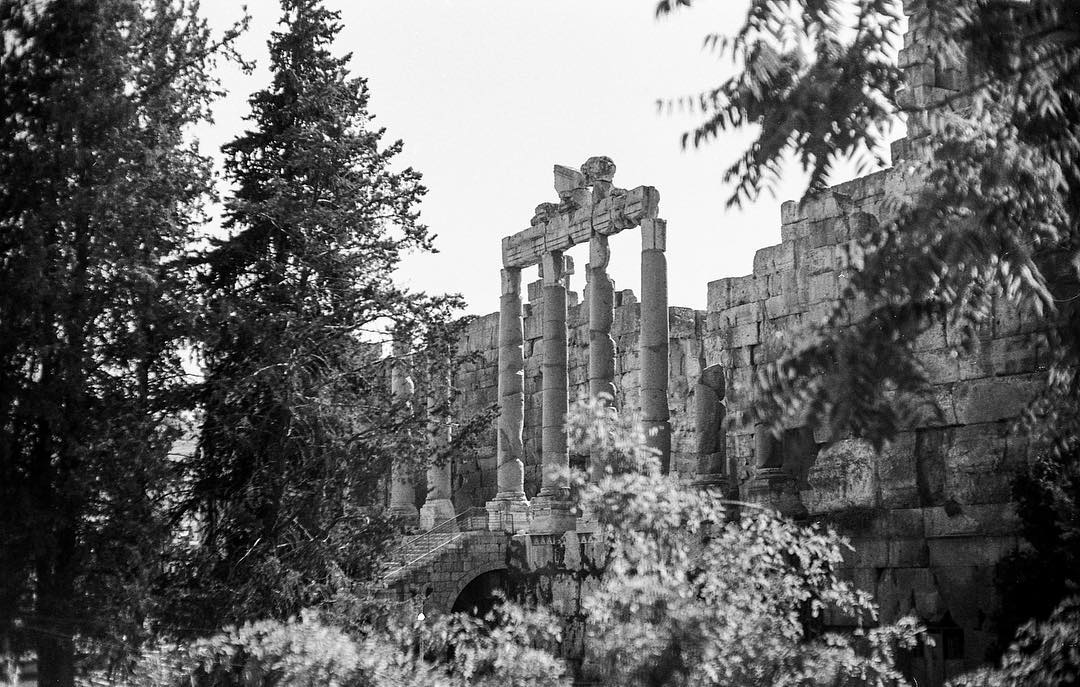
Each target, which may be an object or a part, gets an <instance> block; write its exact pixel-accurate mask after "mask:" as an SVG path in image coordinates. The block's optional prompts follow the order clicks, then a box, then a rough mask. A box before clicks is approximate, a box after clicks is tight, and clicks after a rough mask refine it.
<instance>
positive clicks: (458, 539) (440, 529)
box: [383, 508, 487, 586]
mask: <svg viewBox="0 0 1080 687" xmlns="http://www.w3.org/2000/svg"><path fill="white" fill-rule="evenodd" d="M486 529H487V511H486V510H485V509H483V508H469V509H467V510H465V511H463V512H462V513H459V514H458V515H457V516H455V517H454V519H452V520H446V521H444V522H441V523H439V524H438V525H437V526H436V527H434V528H432V529H431V530H428V531H427V532H424V533H422V534H419V535H417V536H415V537H411V538H409V539H406V540H405V542H404V543H403V544H401V546H399V547H398V548H396V549H394V550H393V551H391V552H390V554H389V556H388V557H387V562H386V564H385V566H384V568H383V583H384V584H386V585H387V586H389V585H392V584H394V583H395V582H397V581H398V580H400V579H402V578H403V577H406V576H407V575H408V574H409V572H411V571H413V570H415V569H417V568H420V567H422V566H424V565H425V564H426V563H428V562H430V561H431V560H432V559H434V558H436V557H440V558H441V557H442V556H445V555H448V554H450V553H451V552H454V551H458V550H460V549H461V546H462V544H463V537H465V535H466V533H468V532H470V531H477V530H486Z"/></svg>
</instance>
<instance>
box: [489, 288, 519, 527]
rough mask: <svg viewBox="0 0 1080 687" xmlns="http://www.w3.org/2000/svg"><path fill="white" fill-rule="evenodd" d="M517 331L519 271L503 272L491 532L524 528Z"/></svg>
mask: <svg viewBox="0 0 1080 687" xmlns="http://www.w3.org/2000/svg"><path fill="white" fill-rule="evenodd" d="M521 327H522V321H521V270H520V269H515V268H506V269H504V270H503V271H502V296H501V297H500V299H499V419H498V434H497V435H496V447H497V448H496V456H497V457H496V461H497V462H496V470H497V472H496V480H497V482H498V492H497V493H496V494H495V499H494V500H492V501H489V502H488V503H487V510H488V524H489V526H490V527H491V529H495V530H501V529H510V530H516V529H518V524H520V525H521V526H524V524H525V523H526V521H527V507H528V501H526V500H525V464H524V462H523V461H522V458H523V449H522V431H523V429H524V418H525V387H524V373H523V368H524V358H523V354H522V350H521V346H522V343H523V341H524V337H523V335H522V329H521ZM514 513H517V515H516V516H515V515H514ZM519 521H520V522H519ZM516 523H518V524H516Z"/></svg>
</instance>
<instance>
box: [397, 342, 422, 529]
mask: <svg viewBox="0 0 1080 687" xmlns="http://www.w3.org/2000/svg"><path fill="white" fill-rule="evenodd" d="M408 353H409V348H408V344H406V343H405V342H404V341H395V342H394V346H393V368H392V370H391V373H390V374H391V376H390V391H391V393H392V394H393V398H394V403H395V404H397V405H398V406H399V407H400V408H401V411H400V412H401V413H403V414H405V415H408V414H410V413H411V412H412V399H413V394H414V393H415V391H416V386H415V385H414V384H413V380H412V376H411V375H410V374H409V364H408V361H407V360H406V356H407V355H408ZM413 472H414V466H413V463H412V461H411V460H410V457H409V456H398V457H396V458H395V459H394V462H393V464H392V466H391V469H390V513H391V514H392V515H394V516H396V517H398V518H400V520H401V522H402V523H403V524H404V525H405V526H406V527H413V526H416V525H417V524H418V523H419V520H420V514H419V512H418V511H417V510H416V487H415V486H414V483H413Z"/></svg>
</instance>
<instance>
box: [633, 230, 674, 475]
mask: <svg viewBox="0 0 1080 687" xmlns="http://www.w3.org/2000/svg"><path fill="white" fill-rule="evenodd" d="M666 243H667V225H666V223H665V222H664V220H662V219H645V220H642V221H641V333H640V335H639V337H640V338H639V346H640V348H641V415H642V422H643V424H644V425H645V430H646V432H647V439H646V442H647V444H648V445H649V446H650V447H652V448H654V449H656V450H658V451H659V452H660V463H661V467H662V469H663V471H664V472H667V471H668V469H669V467H670V464H671V423H670V422H669V420H670V418H671V415H670V412H669V411H668V399H667V393H668V339H669V334H668V291H667V257H666V256H665V255H664V250H665V248H666Z"/></svg>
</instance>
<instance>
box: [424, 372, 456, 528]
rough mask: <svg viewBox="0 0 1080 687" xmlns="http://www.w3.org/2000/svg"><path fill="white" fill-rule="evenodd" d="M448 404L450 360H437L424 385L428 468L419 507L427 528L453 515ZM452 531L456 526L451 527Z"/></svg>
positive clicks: (449, 518) (452, 517)
mask: <svg viewBox="0 0 1080 687" xmlns="http://www.w3.org/2000/svg"><path fill="white" fill-rule="evenodd" d="M449 404H450V361H449V359H446V360H442V361H439V363H437V364H435V365H433V366H432V369H431V379H430V384H429V385H428V398H427V410H428V454H429V455H428V469H427V497H426V498H425V500H424V505H423V506H422V507H421V508H420V527H421V529H424V530H430V529H431V528H432V527H435V526H436V525H438V524H439V523H442V522H446V521H447V520H451V521H452V520H453V519H454V515H455V513H454V503H453V501H451V500H450V499H451V496H452V493H451V486H450V479H451V475H450V468H451V465H450V456H449V455H447V448H448V447H449V446H450V437H451V432H452V429H451V425H450V416H449V414H448V412H447V411H448V409H449V408H448V406H449ZM451 529H452V530H454V531H456V530H457V527H453V528H451Z"/></svg>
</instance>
